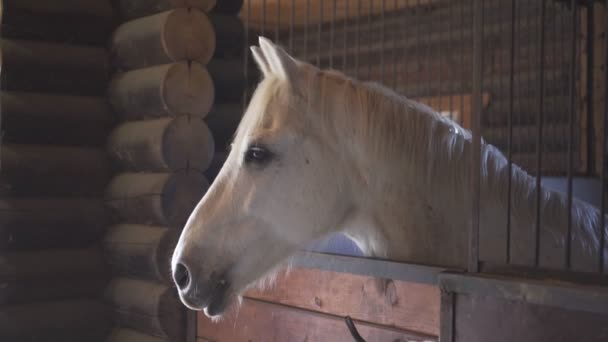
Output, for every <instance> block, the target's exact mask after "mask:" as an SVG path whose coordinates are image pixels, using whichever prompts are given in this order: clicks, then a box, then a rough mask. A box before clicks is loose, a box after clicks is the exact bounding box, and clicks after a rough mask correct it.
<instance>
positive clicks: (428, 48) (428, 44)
mask: <svg viewBox="0 0 608 342" xmlns="http://www.w3.org/2000/svg"><path fill="white" fill-rule="evenodd" d="M431 1H432V0H431ZM430 13H431V12H430V11H426V10H425V16H427V15H428V17H426V18H425V19H426V22H427V27H426V31H427V35H426V77H427V80H426V87H427V89H426V92H427V94H426V95H427V97H428V98H429V107H432V106H433V105H432V104H431V102H432V101H431V80H432V78H433V76H432V72H431V35H432V31H433V30H432V27H433V21H432V20H431V15H430Z"/></svg>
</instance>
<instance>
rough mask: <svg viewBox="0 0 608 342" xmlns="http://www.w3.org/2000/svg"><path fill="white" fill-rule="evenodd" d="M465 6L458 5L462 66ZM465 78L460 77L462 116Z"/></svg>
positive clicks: (461, 111) (462, 112)
mask: <svg viewBox="0 0 608 342" xmlns="http://www.w3.org/2000/svg"><path fill="white" fill-rule="evenodd" d="M464 8H465V6H464V5H462V6H461V7H460V26H461V28H462V29H461V30H460V65H461V66H462V67H464V51H465V41H464V31H465V29H464V27H465V24H464V23H465V18H466V16H465V15H464V14H465V9H464ZM465 85H466V80H465V77H460V117H461V118H462V117H464V94H465V92H466V87H465Z"/></svg>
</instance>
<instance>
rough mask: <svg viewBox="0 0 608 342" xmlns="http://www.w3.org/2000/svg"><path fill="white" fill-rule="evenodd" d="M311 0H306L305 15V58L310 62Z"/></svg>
mask: <svg viewBox="0 0 608 342" xmlns="http://www.w3.org/2000/svg"><path fill="white" fill-rule="evenodd" d="M309 24H310V0H306V15H305V16H304V60H305V61H307V62H308V42H309V40H308V27H309V26H310V25H309Z"/></svg>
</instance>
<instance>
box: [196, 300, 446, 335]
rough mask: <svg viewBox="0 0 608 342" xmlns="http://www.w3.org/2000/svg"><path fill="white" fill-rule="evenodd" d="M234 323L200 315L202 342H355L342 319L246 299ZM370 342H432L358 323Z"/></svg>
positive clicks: (384, 328)
mask: <svg viewBox="0 0 608 342" xmlns="http://www.w3.org/2000/svg"><path fill="white" fill-rule="evenodd" d="M233 314H234V315H233V316H232V317H235V318H234V319H233V318H232V317H231V318H227V319H225V320H222V321H220V322H219V323H212V322H211V321H210V320H209V319H207V318H206V317H204V316H203V315H200V314H199V320H198V332H199V341H200V342H202V341H216V342H224V341H226V342H228V341H230V342H241V341H243V342H249V341H250V342H262V341H332V342H352V341H353V337H352V336H351V334H350V332H349V331H348V328H347V326H346V324H345V323H344V320H343V319H342V318H341V317H337V316H331V315H324V314H320V313H315V312H309V311H303V310H298V309H294V308H290V307H286V306H281V305H276V304H271V303H266V302H261V301H257V300H252V299H245V300H244V303H243V306H242V307H241V308H240V310H238V313H233ZM356 326H357V329H358V330H359V333H360V334H361V335H362V336H363V338H365V339H366V340H367V341H411V342H423V341H425V342H427V341H428V342H431V341H436V338H434V337H427V336H421V335H416V334H413V333H409V332H406V331H402V330H398V329H392V328H390V327H386V326H378V325H371V324H368V323H364V322H356Z"/></svg>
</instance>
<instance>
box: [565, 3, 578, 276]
mask: <svg viewBox="0 0 608 342" xmlns="http://www.w3.org/2000/svg"><path fill="white" fill-rule="evenodd" d="M577 6H578V5H577V4H576V1H575V0H570V7H571V10H572V17H571V18H570V19H571V23H570V24H571V29H572V31H571V32H570V34H571V37H570V49H571V51H570V74H569V77H568V81H569V82H568V83H569V89H568V96H569V101H568V106H569V108H568V112H569V113H568V127H569V134H568V199H567V201H568V230H567V232H566V246H565V248H566V270H569V269H570V267H571V266H572V265H571V262H572V260H571V254H572V253H571V249H572V197H573V194H572V192H573V187H572V178H573V171H572V166H573V164H574V121H575V117H574V116H575V115H576V113H575V110H576V109H575V108H576V107H575V106H576V104H575V91H576V82H575V81H574V78H575V77H576V50H577V49H576V47H577V38H578V37H577V34H576V32H577V25H578V22H577V16H578V13H577V11H576V9H577Z"/></svg>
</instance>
